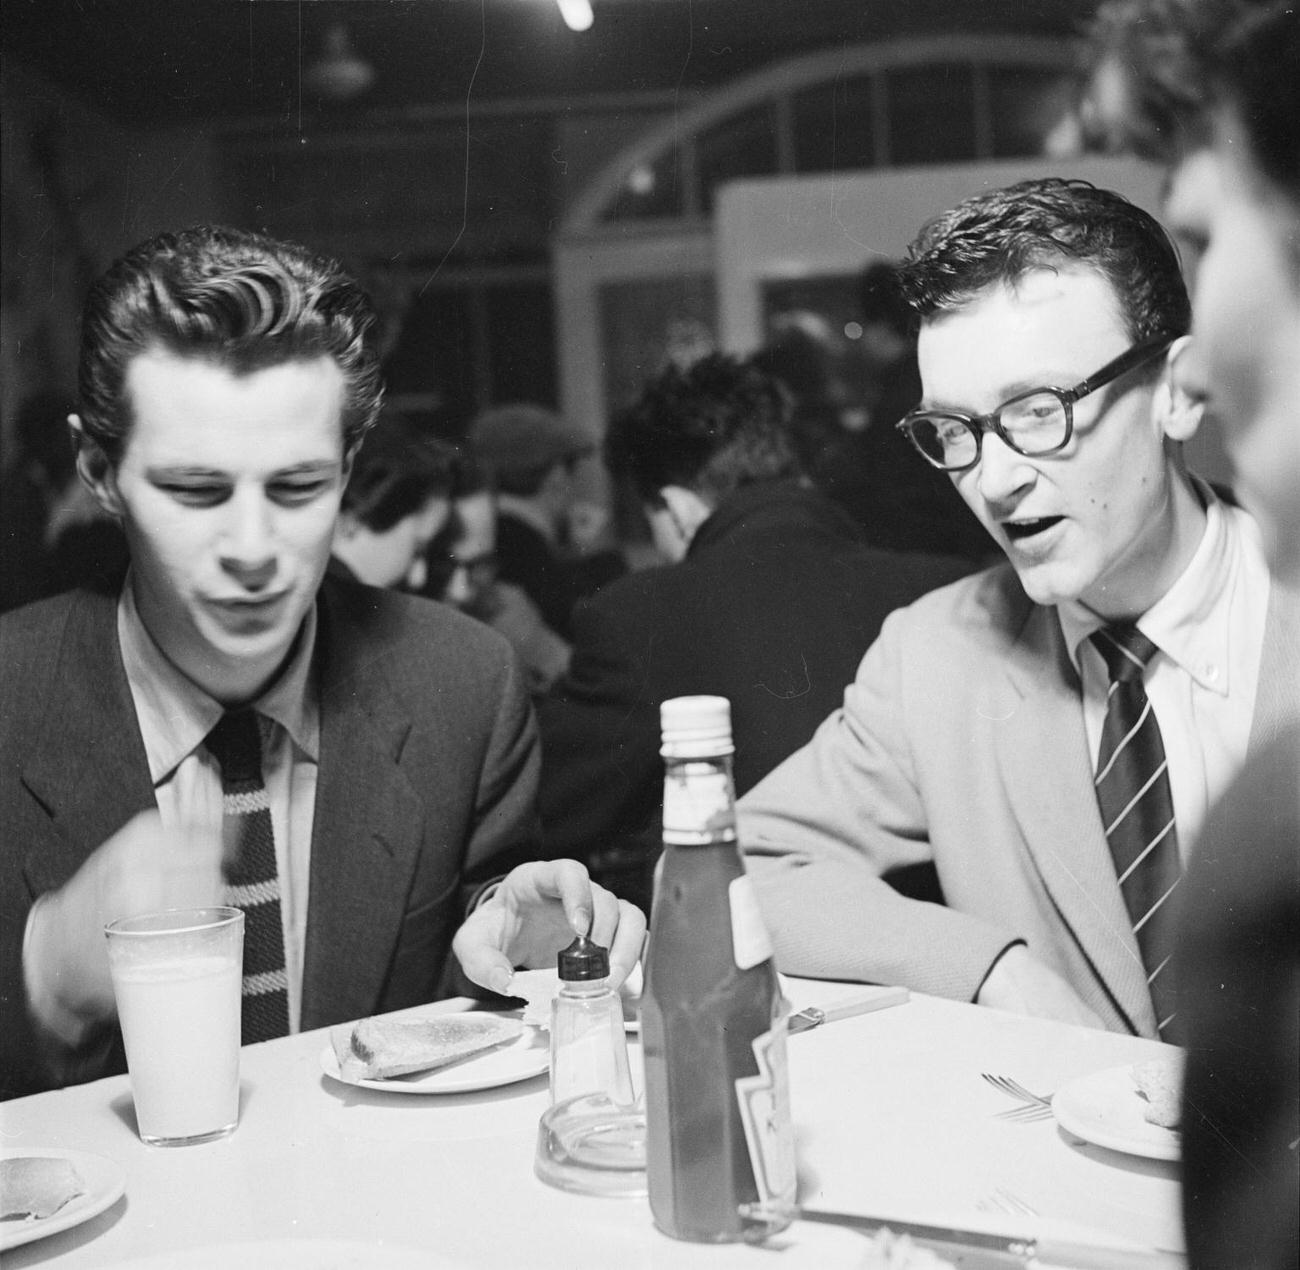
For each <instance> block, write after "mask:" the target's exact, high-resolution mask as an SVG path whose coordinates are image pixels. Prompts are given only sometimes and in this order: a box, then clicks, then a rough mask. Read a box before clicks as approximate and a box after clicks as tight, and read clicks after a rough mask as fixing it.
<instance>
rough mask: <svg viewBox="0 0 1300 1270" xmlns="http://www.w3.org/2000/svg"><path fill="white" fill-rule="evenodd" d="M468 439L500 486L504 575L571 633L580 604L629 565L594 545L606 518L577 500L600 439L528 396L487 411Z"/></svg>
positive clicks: (552, 623)
mask: <svg viewBox="0 0 1300 1270" xmlns="http://www.w3.org/2000/svg"><path fill="white" fill-rule="evenodd" d="M469 443H470V446H471V448H472V449H473V451H474V453H475V455H476V456H477V458H478V460H479V462H480V463H482V464H483V466H484V467H485V468H486V469H487V471H488V474H489V476H490V478H491V480H492V483H493V485H494V487H495V490H496V496H497V543H496V557H497V570H498V576H499V577H500V578H501V579H502V581H505V582H510V583H512V584H513V585H515V586H517V587H521V588H522V589H523V590H524V591H525V592H526V593H527V594H528V596H529V597H530V598H531V599H532V601H533V603H534V604H536V605H537V607H538V608H539V609H540V610H541V614H542V619H543V621H545V623H546V624H547V626H549V627H550V628H551V629H552V630H553V631H555V632H556V633H557V634H559V635H560V636H562V637H563V638H565V639H567V638H569V635H570V627H569V621H570V616H571V614H572V612H573V606H574V604H576V603H577V601H578V600H579V599H581V598H582V597H583V596H584V595H590V594H591V593H592V592H593V591H595V590H597V589H598V588H599V587H601V586H603V585H604V584H605V583H606V582H610V581H612V580H613V579H614V578H616V577H619V576H621V575H622V574H623V573H625V572H626V571H627V566H626V563H625V562H624V560H623V557H622V555H621V553H620V552H618V551H617V550H615V549H613V548H605V549H593V543H594V542H595V541H597V540H598V539H599V527H600V525H601V524H602V523H603V517H601V515H600V513H599V509H597V508H594V507H592V506H591V505H590V504H589V503H587V502H586V501H585V500H583V499H581V498H579V486H578V483H577V473H578V467H579V464H580V463H582V461H583V460H584V459H585V458H586V457H587V456H588V455H590V454H591V452H592V451H593V450H594V449H595V443H594V442H593V441H592V439H591V438H590V437H589V436H587V435H586V433H584V432H583V431H582V430H581V429H579V428H577V427H575V426H574V425H573V424H571V423H569V422H568V421H567V420H565V419H562V418H561V417H560V416H559V415H557V414H556V413H555V412H554V411H552V410H547V409H546V408H545V407H543V406H536V405H530V404H527V403H523V402H518V403H514V404H511V405H504V406H493V407H491V408H490V409H487V410H485V411H483V412H482V413H481V414H480V415H478V416H477V417H476V418H475V419H474V421H473V423H472V424H471V425H470V429H469Z"/></svg>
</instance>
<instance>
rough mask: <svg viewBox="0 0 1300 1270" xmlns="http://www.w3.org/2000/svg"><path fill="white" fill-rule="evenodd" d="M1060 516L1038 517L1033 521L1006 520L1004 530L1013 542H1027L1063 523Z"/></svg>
mask: <svg viewBox="0 0 1300 1270" xmlns="http://www.w3.org/2000/svg"><path fill="white" fill-rule="evenodd" d="M1061 520H1062V517H1060V516H1038V517H1035V518H1034V519H1033V520H1004V521H1003V522H1002V530H1003V532H1004V533H1005V534H1006V536H1007V537H1008V538H1010V539H1011V541H1012V542H1025V541H1026V540H1027V539H1030V538H1033V537H1036V536H1037V535H1038V534H1041V533H1046V532H1047V530H1049V529H1052V528H1054V527H1055V526H1056V525H1059V524H1060V523H1061Z"/></svg>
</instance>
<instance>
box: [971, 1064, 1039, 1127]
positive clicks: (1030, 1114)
mask: <svg viewBox="0 0 1300 1270" xmlns="http://www.w3.org/2000/svg"><path fill="white" fill-rule="evenodd" d="M980 1075H981V1076H982V1077H983V1078H984V1079H985V1080H986V1081H987V1082H988V1083H989V1084H990V1085H992V1086H993V1088H994V1089H996V1090H998V1091H999V1092H1001V1093H1004V1094H1007V1095H1008V1096H1009V1097H1011V1098H1014V1099H1016V1101H1017V1102H1019V1103H1021V1104H1022V1105H1021V1106H1019V1107H1010V1108H1008V1109H1007V1110H1006V1111H999V1112H997V1113H996V1115H997V1118H998V1119H999V1120H1011V1121H1014V1122H1015V1123H1016V1124H1033V1123H1034V1122H1036V1121H1038V1120H1048V1119H1050V1118H1051V1116H1052V1099H1051V1096H1050V1095H1049V1094H1035V1093H1031V1092H1030V1091H1029V1090H1028V1089H1026V1088H1025V1087H1024V1085H1022V1084H1021V1083H1020V1082H1019V1081H1018V1080H1012V1079H1011V1077H1010V1076H997V1075H994V1074H993V1073H992V1072H981V1073H980Z"/></svg>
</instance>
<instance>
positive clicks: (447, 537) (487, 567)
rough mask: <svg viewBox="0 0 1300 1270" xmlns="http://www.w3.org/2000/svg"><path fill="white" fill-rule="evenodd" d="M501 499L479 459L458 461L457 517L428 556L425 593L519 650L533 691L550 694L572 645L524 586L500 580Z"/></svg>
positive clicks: (464, 456) (461, 456)
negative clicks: (548, 621) (545, 617)
mask: <svg viewBox="0 0 1300 1270" xmlns="http://www.w3.org/2000/svg"><path fill="white" fill-rule="evenodd" d="M496 542H497V506H496V495H495V494H494V492H493V490H492V487H491V485H490V484H489V483H488V479H487V475H486V473H485V472H484V471H483V468H482V466H481V465H480V464H479V463H478V462H477V461H476V460H475V458H474V456H473V455H472V454H471V453H469V452H468V451H467V450H465V449H461V450H460V451H459V452H458V454H457V458H456V464H455V478H454V485H453V490H452V510H451V515H450V517H449V519H448V521H447V523H446V525H445V526H444V528H443V530H442V531H441V533H440V534H439V535H438V537H437V538H436V539H435V540H434V541H433V543H432V544H431V546H430V550H429V552H428V559H429V569H428V577H429V581H428V584H427V585H426V588H425V594H426V595H428V596H430V597H431V598H432V599H436V600H442V601H444V602H446V603H448V604H453V605H455V607H456V608H458V609H460V611H461V612H462V613H466V614H468V615H469V616H470V617H472V618H475V619H477V620H478V621H480V622H483V623H485V624H486V625H488V626H490V627H492V629H493V630H495V631H497V632H498V633H499V634H501V635H504V636H505V637H506V638H507V639H508V640H509V641H510V643H511V644H512V645H513V646H514V650H515V652H516V653H517V654H518V656H519V660H520V662H521V663H522V664H523V667H524V671H525V673H526V674H527V676H528V688H529V691H530V692H531V693H532V694H533V695H534V696H537V695H539V694H541V693H544V692H545V691H546V690H547V689H548V688H549V687H550V686H551V684H553V683H554V682H555V680H556V679H558V678H559V677H560V675H562V674H563V673H564V671H565V669H566V668H567V667H568V664H569V651H570V650H569V644H568V642H567V641H566V640H564V639H562V638H561V637H560V636H559V635H557V634H556V633H555V631H553V630H551V628H550V627H549V626H547V625H546V623H545V622H544V621H543V620H542V615H541V612H540V611H539V610H538V608H537V605H536V604H534V603H533V601H532V600H531V599H530V598H529V597H528V595H527V594H526V593H525V592H524V591H523V590H522V589H521V588H520V587H517V586H515V585H514V584H513V583H510V582H503V581H502V580H501V579H500V578H499V577H498V576H497V573H498V562H497V552H496Z"/></svg>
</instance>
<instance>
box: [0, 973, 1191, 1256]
mask: <svg viewBox="0 0 1300 1270" xmlns="http://www.w3.org/2000/svg"><path fill="white" fill-rule="evenodd" d="M845 991H846V988H845V986H844V985H833V984H819V983H807V982H803V981H791V984H790V994H791V996H792V998H793V1001H794V1004H795V1006H796V1007H798V1006H802V1005H807V1004H815V1003H817V1002H819V1001H825V1000H827V999H831V998H834V997H837V996H842V995H843V994H844V993H845ZM464 1004H465V1003H463V1002H461V1003H456V1002H447V1003H442V1004H441V1005H440V1007H439V1008H441V1009H456V1008H463V1006H464ZM325 1043H326V1033H324V1032H315V1033H306V1034H303V1035H300V1036H295V1037H288V1038H285V1039H284V1040H280V1041H272V1042H268V1043H265V1044H261V1045H254V1046H249V1047H247V1048H246V1049H245V1050H244V1051H243V1057H242V1070H241V1081H242V1106H241V1116H240V1124H239V1127H238V1129H237V1130H236V1131H235V1133H234V1134H233V1135H232V1136H231V1137H229V1138H227V1139H225V1140H223V1141H219V1142H215V1143H209V1144H205V1145H202V1146H195V1147H187V1148H180V1149H159V1148H150V1147H146V1146H144V1145H143V1144H142V1143H141V1142H140V1141H139V1140H138V1138H137V1137H136V1133H135V1121H134V1114H133V1111H132V1106H131V1095H130V1086H129V1083H128V1080H127V1078H126V1077H113V1078H110V1079H107V1080H102V1081H97V1082H95V1083H93V1084H90V1085H83V1086H78V1087H74V1088H70V1089H65V1090H60V1091H56V1092H52V1093H47V1094H40V1095H36V1096H34V1097H30V1098H24V1099H17V1100H14V1101H11V1102H8V1103H4V1104H0V1142H2V1143H3V1146H5V1147H6V1148H10V1149H12V1148H22V1147H26V1148H36V1147H58V1148H70V1149H76V1150H82V1151H92V1152H96V1153H98V1154H101V1155H104V1156H108V1157H110V1158H111V1159H113V1160H116V1161H118V1162H119V1163H120V1165H121V1166H122V1168H123V1169H124V1170H125V1173H126V1193H125V1195H124V1196H123V1198H122V1199H121V1200H119V1201H118V1202H117V1203H116V1204H114V1205H113V1206H112V1207H111V1208H109V1209H108V1210H107V1211H106V1212H104V1213H103V1214H102V1215H101V1216H99V1217H96V1218H93V1219H91V1220H89V1221H87V1222H85V1223H83V1224H81V1225H79V1226H77V1227H75V1228H74V1229H70V1230H67V1231H65V1232H62V1233H58V1234H55V1235H52V1236H50V1237H49V1238H46V1239H44V1240H40V1241H37V1242H34V1243H30V1244H27V1245H25V1246H23V1247H19V1248H16V1249H14V1250H13V1251H11V1252H9V1253H7V1254H5V1256H4V1265H5V1267H6V1270H9V1268H10V1267H12V1270H21V1267H25V1266H33V1265H51V1266H56V1267H58V1270H75V1268H76V1267H91V1266H93V1267H100V1268H102V1267H113V1266H119V1265H132V1264H135V1263H136V1262H139V1261H141V1260H142V1259H144V1261H145V1264H148V1265H149V1266H150V1267H151V1270H152V1268H153V1267H159V1268H160V1267H162V1266H165V1265H166V1266H174V1267H177V1268H178V1270H183V1268H184V1267H186V1266H191V1265H193V1266H196V1267H197V1266H198V1265H199V1264H200V1263H202V1264H203V1265H208V1264H214V1265H215V1264H221V1263H224V1264H225V1265H227V1266H247V1267H254V1266H261V1265H272V1264H277V1263H278V1264H280V1265H283V1266H285V1267H286V1270H296V1267H297V1265H298V1264H300V1263H299V1260H298V1259H297V1257H296V1256H290V1255H289V1254H288V1253H287V1252H286V1249H287V1248H288V1247H289V1245H287V1244H279V1245H278V1251H272V1250H271V1244H269V1243H268V1242H267V1241H286V1240H308V1239H312V1240H325V1241H350V1243H351V1246H352V1248H353V1250H354V1251H355V1248H356V1246H357V1245H358V1244H360V1245H365V1246H368V1247H369V1248H370V1249H371V1250H372V1252H373V1257H372V1258H371V1262H372V1264H375V1265H377V1266H383V1265H388V1264H392V1265H393V1266H397V1265H398V1264H406V1257H405V1256H403V1254H411V1253H418V1254H419V1255H420V1256H421V1257H422V1258H423V1264H424V1265H425V1266H427V1267H429V1270H443V1268H451V1267H462V1268H463V1267H516V1266H526V1267H539V1268H545V1267H556V1268H557V1270H558V1268H560V1267H564V1268H565V1270H568V1268H569V1267H573V1266H584V1267H592V1268H593V1270H594V1268H596V1267H602V1268H603V1267H618V1270H632V1268H633V1267H679V1266H680V1267H695V1266H699V1267H710V1268H712V1267H719V1268H721V1267H729V1266H746V1267H751V1268H754V1270H761V1268H762V1267H766V1266H773V1267H776V1266H779V1267H782V1268H784V1267H794V1266H817V1267H819V1270H820V1267H827V1266H829V1267H834V1266H846V1267H847V1266H857V1265H859V1264H860V1263H861V1259H862V1255H863V1252H862V1250H863V1247H864V1244H863V1240H862V1237H861V1236H860V1235H857V1234H855V1233H853V1232H850V1231H845V1230H841V1229H833V1228H828V1227H818V1226H813V1225H811V1224H809V1223H796V1224H795V1225H793V1226H791V1227H790V1228H789V1230H788V1231H787V1232H785V1233H784V1234H783V1235H781V1236H778V1237H777V1238H776V1239H775V1240H774V1241H773V1244H772V1248H773V1249H775V1250H776V1251H775V1252H774V1251H769V1250H763V1251H758V1250H755V1249H752V1248H748V1247H744V1246H729V1247H727V1246H724V1247H705V1246H697V1245H692V1244H685V1243H680V1242H677V1241H674V1240H671V1239H669V1238H667V1237H665V1236H663V1235H661V1234H659V1233H658V1232H657V1231H656V1230H655V1229H654V1226H653V1225H652V1223H651V1219H650V1213H649V1206H648V1204H647V1202H646V1201H645V1200H643V1199H600V1198H587V1197H583V1196H577V1195H571V1194H566V1193H563V1192H560V1191H557V1190H555V1189H553V1188H551V1187H549V1186H547V1185H545V1184H544V1183H542V1182H540V1181H538V1180H537V1178H536V1177H535V1176H534V1174H533V1153H534V1147H535V1143H536V1130H537V1120H538V1117H539V1116H540V1115H541V1113H542V1111H543V1110H544V1109H545V1108H546V1106H547V1104H548V1092H547V1083H546V1077H545V1075H542V1076H538V1077H535V1078H532V1079H530V1080H527V1081H525V1082H523V1083H521V1084H517V1085H513V1086H510V1087H506V1088H502V1089H499V1090H490V1091H485V1092H480V1093H470V1094H458V1095H454V1096H428V1097H415V1096H410V1095H396V1094H388V1093H377V1092H370V1091H368V1090H362V1089H356V1088H352V1087H349V1086H345V1085H342V1084H339V1083H338V1082H336V1081H333V1080H331V1079H329V1078H328V1077H326V1076H325V1075H323V1074H322V1071H321V1065H320V1053H321V1049H322V1047H323V1045H324V1044H325ZM789 1048H790V1072H791V1098H792V1103H793V1111H794V1122H795V1129H796V1144H797V1151H798V1158H799V1174H800V1200H801V1202H802V1203H804V1204H805V1205H810V1206H816V1207H823V1208H835V1209H843V1210H851V1211H856V1212H864V1213H884V1214H887V1215H892V1216H895V1217H902V1218H907V1217H911V1218H912V1219H914V1220H918V1221H926V1222H932V1223H947V1224H959V1223H962V1224H973V1223H977V1222H983V1223H984V1224H986V1225H987V1224H988V1223H990V1222H993V1223H994V1224H996V1225H1000V1226H1003V1227H1007V1228H1013V1229H1014V1228H1020V1227H1021V1225H1022V1222H1023V1220H1024V1219H1016V1218H1012V1217H1010V1216H1004V1215H998V1214H997V1213H996V1208H997V1206H998V1203H999V1202H1001V1203H1002V1204H1003V1206H1005V1195H1006V1193H1009V1194H1011V1195H1013V1196H1014V1197H1015V1198H1016V1200H1018V1201H1019V1202H1020V1203H1021V1204H1023V1205H1026V1206H1028V1207H1030V1208H1032V1209H1034V1210H1036V1211H1037V1212H1038V1213H1039V1214H1041V1215H1042V1218H1043V1219H1044V1220H1045V1222H1046V1223H1047V1224H1048V1225H1049V1226H1054V1225H1055V1224H1056V1223H1057V1222H1058V1221H1059V1222H1060V1223H1066V1224H1071V1225H1074V1226H1078V1225H1082V1226H1086V1227H1089V1228H1092V1229H1094V1230H1096V1231H1098V1232H1102V1233H1103V1234H1104V1235H1106V1236H1109V1237H1111V1238H1116V1239H1128V1240H1132V1241H1134V1242H1137V1243H1141V1244H1144V1245H1149V1246H1156V1247H1162V1248H1166V1249H1169V1248H1180V1247H1181V1246H1182V1242H1181V1231H1180V1224H1179V1214H1178V1184H1177V1166H1176V1165H1175V1164H1171V1163H1162V1162H1158V1161H1153V1160H1148V1159H1145V1158H1142V1157H1139V1156H1128V1155H1123V1154H1120V1153H1117V1152H1113V1151H1110V1150H1106V1149H1104V1148H1101V1147H1096V1146H1091V1145H1088V1144H1084V1143H1080V1142H1078V1141H1077V1140H1075V1139H1073V1138H1072V1137H1070V1136H1069V1135H1067V1134H1066V1133H1065V1132H1064V1131H1063V1130H1061V1129H1060V1128H1059V1127H1058V1126H1057V1125H1056V1124H1055V1123H1054V1122H1053V1121H1051V1120H1047V1121H1043V1122H1039V1123H1035V1124H1028V1125H1019V1124H1014V1123H1009V1122H1006V1121H1002V1120H998V1119H996V1118H995V1117H994V1113H995V1112H997V1111H1000V1110H1005V1109H1006V1108H1007V1107H1009V1106H1010V1105H1011V1103H1010V1102H1009V1100H1008V1099H1007V1098H1005V1097H1004V1096H1003V1095H1001V1094H999V1093H998V1092H997V1091H996V1090H994V1089H992V1088H990V1087H989V1086H988V1085H987V1084H985V1082H984V1081H983V1080H981V1079H980V1073H981V1072H986V1071H988V1072H1001V1073H1006V1074H1008V1075H1011V1076H1014V1077H1015V1078H1016V1079H1018V1080H1020V1081H1021V1082H1022V1083H1024V1084H1025V1085H1027V1086H1028V1087H1029V1088H1030V1089H1033V1090H1036V1091H1040V1092H1051V1091H1054V1090H1056V1089H1059V1088H1060V1087H1061V1085H1062V1084H1063V1083H1064V1082H1066V1081H1068V1080H1070V1079H1072V1078H1074V1077H1078V1076H1081V1075H1086V1074H1087V1073H1089V1072H1093V1071H1097V1070H1100V1069H1104V1068H1110V1067H1115V1066H1118V1065H1120V1064H1126V1063H1132V1062H1135V1061H1138V1060H1140V1059H1143V1058H1149V1057H1154V1056H1158V1055H1161V1054H1168V1053H1170V1051H1169V1050H1168V1049H1167V1048H1166V1047H1164V1046H1161V1045H1157V1044H1155V1043H1154V1042H1150V1041H1142V1040H1137V1039H1135V1038H1131V1037H1124V1036H1118V1035H1115V1034H1112V1033H1106V1032H1098V1031H1090V1030H1086V1029H1082V1028H1075V1027H1067V1026H1063V1025H1058V1024H1052V1023H1045V1022H1040V1021H1037V1020H1033V1019H1028V1018H1021V1017H1019V1016H1013V1015H1008V1014H1003V1013H1000V1012H998V1011H992V1010H985V1009H980V1008H977V1007H975V1006H968V1005H958V1004H955V1003H953V1002H949V1001H941V1000H936V999H933V998H926V997H916V996H914V997H913V998H912V999H911V1000H910V1001H909V1002H907V1003H906V1004H904V1005H901V1006H896V1007H893V1008H890V1009H887V1010H882V1011H879V1012H876V1013H871V1014H866V1015H862V1016H859V1017H857V1018H850V1019H843V1020H839V1021H837V1022H833V1023H829V1024H826V1025H824V1026H822V1027H821V1028H818V1029H816V1030H814V1031H809V1032H805V1033H802V1034H799V1035H797V1036H792V1037H791V1038H790V1047H789ZM638 1057H639V1055H634V1066H636V1067H637V1068H638V1069H639V1064H636V1063H635V1060H636V1058H638ZM638 1080H639V1070H638ZM638 1087H639V1086H638ZM997 1192H1002V1193H1003V1195H1002V1197H1001V1199H1000V1200H999V1198H998V1197H997V1195H996V1193H997ZM991 1210H993V1213H992V1215H991ZM235 1242H243V1243H244V1244H245V1245H246V1246H245V1247H243V1248H240V1249H222V1250H221V1251H220V1252H218V1253H213V1252H212V1249H213V1248H214V1247H215V1246H218V1245H224V1244H233V1243H235ZM324 1248H325V1245H317V1246H316V1251H317V1252H320V1251H321V1250H322V1249H324ZM201 1249H207V1250H208V1251H207V1252H206V1253H204V1254H203V1255H202V1256H200V1255H199V1250H201ZM336 1250H337V1261H336V1262H335V1261H331V1259H330V1258H328V1257H321V1256H315V1255H314V1254H313V1256H312V1257H310V1258H309V1257H306V1256H305V1253H306V1246H305V1245H304V1246H303V1248H302V1249H300V1251H301V1252H303V1253H304V1257H303V1259H302V1261H301V1264H303V1265H306V1264H309V1263H310V1264H315V1265H318V1266H325V1265H332V1264H338V1265H349V1266H350V1265H354V1264H355V1265H362V1264H365V1262H363V1261H359V1260H351V1259H349V1255H348V1254H347V1251H346V1248H345V1247H344V1243H343V1242H340V1243H338V1244H337V1245H336ZM774 1256H775V1257H776V1258H777V1260H776V1261H773V1260H772V1258H773V1257H774ZM410 1264H416V1262H415V1261H414V1260H412V1261H411V1262H410Z"/></svg>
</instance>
